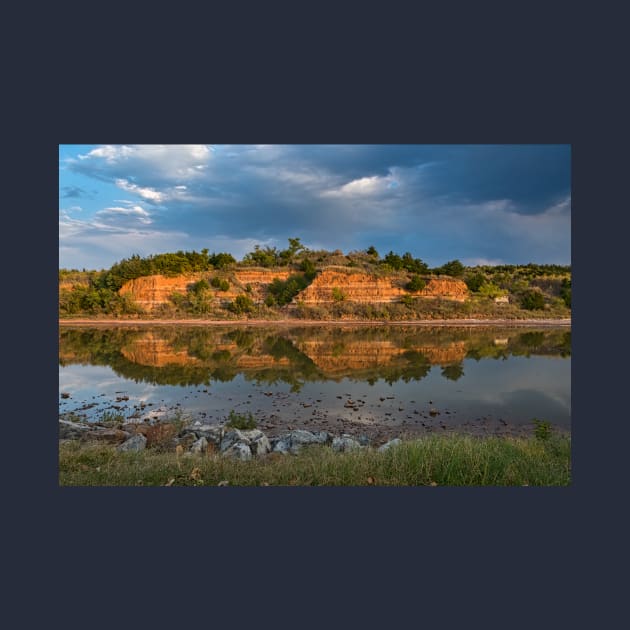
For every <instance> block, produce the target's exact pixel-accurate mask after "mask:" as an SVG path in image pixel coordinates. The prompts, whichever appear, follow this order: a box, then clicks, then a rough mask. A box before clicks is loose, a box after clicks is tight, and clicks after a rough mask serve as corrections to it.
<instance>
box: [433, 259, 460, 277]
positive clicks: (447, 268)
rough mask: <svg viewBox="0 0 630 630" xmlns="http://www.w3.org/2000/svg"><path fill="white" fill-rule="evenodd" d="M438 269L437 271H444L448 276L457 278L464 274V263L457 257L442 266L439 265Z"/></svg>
mask: <svg viewBox="0 0 630 630" xmlns="http://www.w3.org/2000/svg"><path fill="white" fill-rule="evenodd" d="M436 271H437V273H442V274H444V275H446V276H453V277H455V278H457V277H459V276H461V275H463V273H464V265H462V263H461V262H460V261H459V260H457V259H455V260H449V261H448V262H447V263H445V264H444V265H442V266H441V267H438V268H437V269H436Z"/></svg>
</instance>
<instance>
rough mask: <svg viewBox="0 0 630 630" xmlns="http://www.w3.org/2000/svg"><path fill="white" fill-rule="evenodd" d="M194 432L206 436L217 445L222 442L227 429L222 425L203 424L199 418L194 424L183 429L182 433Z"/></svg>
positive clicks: (198, 435)
mask: <svg viewBox="0 0 630 630" xmlns="http://www.w3.org/2000/svg"><path fill="white" fill-rule="evenodd" d="M187 433H194V434H195V435H196V436H197V437H198V438H202V437H205V438H206V440H208V442H212V443H213V444H214V445H215V446H219V444H221V440H222V439H223V436H224V435H225V429H224V428H223V427H222V426H220V425H213V424H202V423H201V422H199V420H197V421H196V422H195V423H194V424H193V425H192V426H190V427H186V428H185V429H184V430H183V431H182V435H185V434H187Z"/></svg>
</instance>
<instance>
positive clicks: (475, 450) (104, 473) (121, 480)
mask: <svg viewBox="0 0 630 630" xmlns="http://www.w3.org/2000/svg"><path fill="white" fill-rule="evenodd" d="M570 481H571V442H570V438H568V437H561V436H553V437H552V438H550V439H548V440H540V439H536V438H534V437H532V438H507V437H505V438H500V437H488V438H477V437H471V436H465V435H449V436H427V437H424V438H422V439H418V440H414V441H409V442H404V443H403V444H402V445H400V446H398V447H395V448H392V449H390V450H389V451H386V452H384V453H378V452H376V451H374V450H372V449H366V450H361V451H359V452H349V453H334V452H333V451H332V450H331V449H330V448H329V447H319V446H318V447H309V448H306V449H303V451H302V452H301V453H300V454H299V455H290V456H287V455H280V454H271V455H268V456H267V457H265V458H261V459H257V460H252V461H249V462H241V461H235V460H231V459H228V458H224V457H221V456H218V455H214V454H210V455H193V456H182V455H180V456H178V455H176V454H175V453H159V452H154V451H151V450H146V451H141V452H139V453H118V452H117V451H116V450H115V448H113V447H111V446H101V445H85V444H81V443H79V442H65V443H60V446H59V484H60V485H62V486H139V485H140V486H164V485H170V486H217V485H218V484H220V483H222V482H227V484H228V485H230V486H266V485H269V486H365V485H375V486H432V485H439V486H523V485H530V486H566V485H569V484H570ZM223 485H226V484H225V483H223Z"/></svg>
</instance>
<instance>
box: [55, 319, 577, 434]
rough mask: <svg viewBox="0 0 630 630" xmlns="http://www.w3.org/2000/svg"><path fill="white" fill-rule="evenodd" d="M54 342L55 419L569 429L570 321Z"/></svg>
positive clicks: (178, 332)
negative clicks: (252, 419)
mask: <svg viewBox="0 0 630 630" xmlns="http://www.w3.org/2000/svg"><path fill="white" fill-rule="evenodd" d="M59 343H60V346H59V366H60V367H59V393H60V398H59V409H60V416H67V415H69V414H74V415H78V416H80V417H82V418H85V419H88V420H99V419H101V418H102V417H103V414H104V413H115V414H121V415H123V416H124V417H125V418H127V419H131V420H136V421H142V420H153V419H158V418H161V417H167V416H172V415H173V412H174V411H175V410H180V411H181V412H182V413H184V414H185V415H186V416H189V417H190V418H191V419H202V420H204V421H206V422H222V421H223V420H224V419H225V417H226V416H227V414H228V413H229V412H230V411H231V410H235V411H237V412H252V413H253V414H254V415H255V416H256V418H257V420H258V421H259V423H260V425H261V426H262V427H263V429H265V430H266V431H267V432H268V433H269V434H274V433H278V432H282V431H284V430H287V428H288V427H292V428H298V427H303V428H307V429H311V430H319V429H327V430H330V431H333V432H341V431H347V432H352V433H361V432H363V433H366V434H368V435H379V434H380V435H389V434H394V433H395V434H412V433H422V432H434V431H448V430H463V431H469V432H476V433H508V434H509V433H513V434H518V433H522V432H527V431H529V430H531V428H532V419H533V418H538V419H543V420H547V421H549V422H551V423H552V424H553V425H554V426H555V427H557V428H558V429H561V430H564V431H568V430H570V422H571V404H570V398H571V397H570V389H571V382H570V373H571V359H570V356H571V332H570V329H568V328H566V327H563V328H548V327H546V328H540V329H537V328H532V327H527V328H518V327H502V328H486V327H461V328H459V327H458V328H454V327H441V328H440V327H435V328H427V327H414V326H391V327H388V326H378V327H363V326H362V327H352V326H351V325H349V326H347V327H346V326H334V327H333V326H325V325H322V326H308V327H307V326H304V327H300V326H299V325H298V326H295V327H288V328H287V327H276V328H274V327H273V326H269V327H268V328H267V327H247V326H244V325H238V326H237V325H235V326H234V327H225V326H221V327H186V326H178V327H175V326H173V327H170V326H156V327H146V326H142V327H127V326H126V327H119V328H116V327H112V328H101V327H92V328H90V327H85V328H67V329H64V328H61V329H60V337H59ZM62 393H63V394H64V396H62ZM66 394H69V395H70V396H69V397H65V395H66Z"/></svg>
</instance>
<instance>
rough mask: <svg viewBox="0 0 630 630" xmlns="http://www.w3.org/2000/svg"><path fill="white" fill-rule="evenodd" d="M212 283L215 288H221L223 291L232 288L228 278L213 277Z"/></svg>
mask: <svg viewBox="0 0 630 630" xmlns="http://www.w3.org/2000/svg"><path fill="white" fill-rule="evenodd" d="M210 284H211V285H212V286H213V287H214V288H215V289H220V290H221V291H228V290H229V288H230V283H229V282H228V281H227V280H222V279H221V278H219V277H218V276H215V277H214V278H212V280H210Z"/></svg>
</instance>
